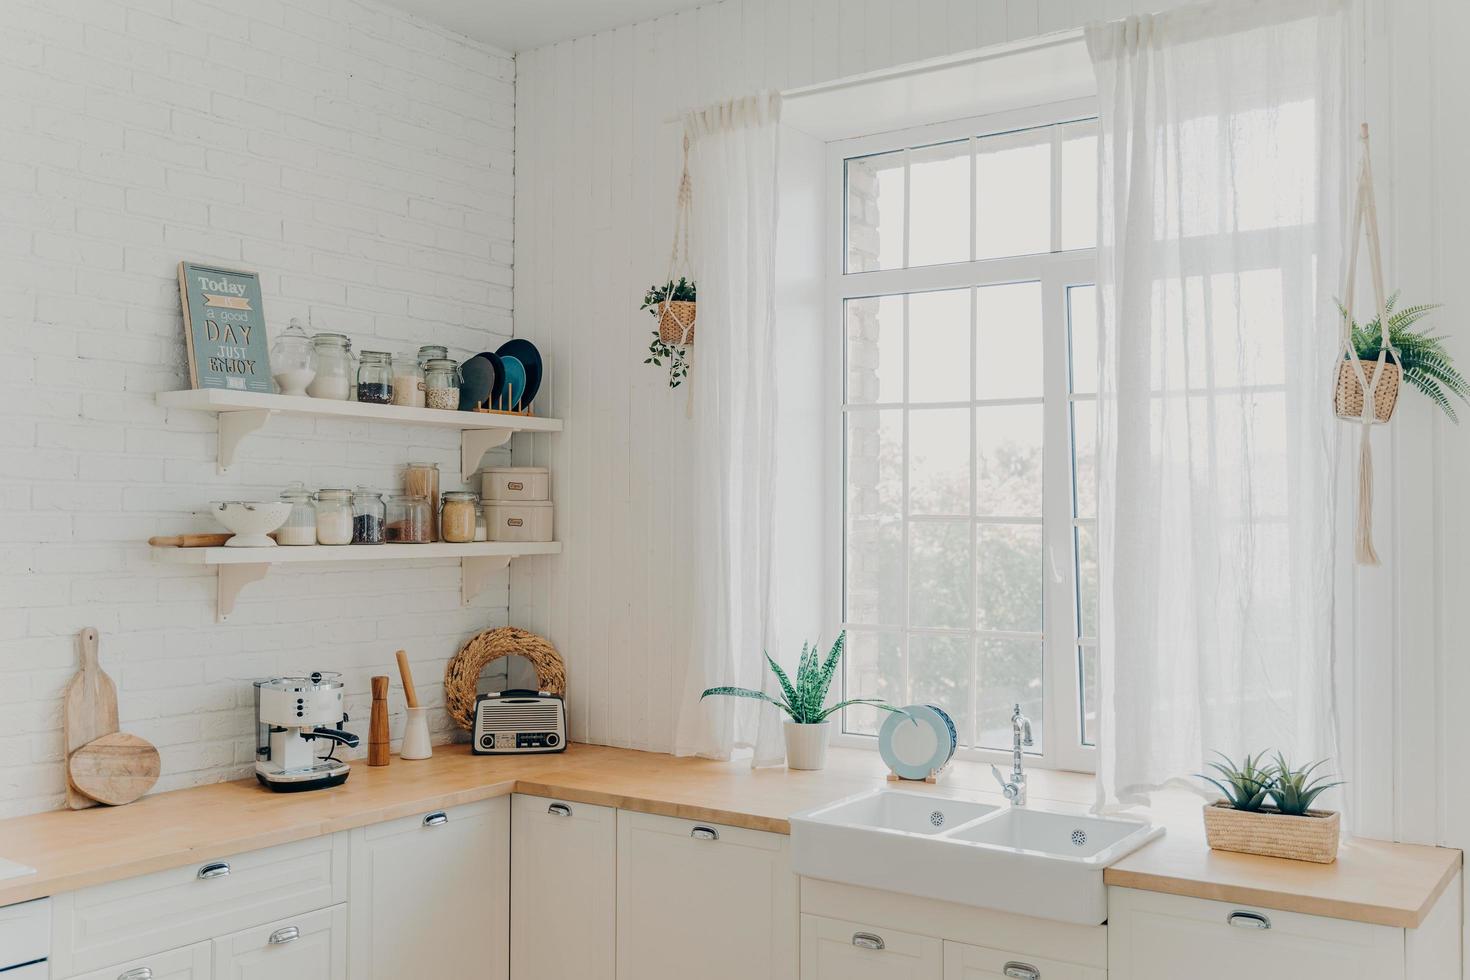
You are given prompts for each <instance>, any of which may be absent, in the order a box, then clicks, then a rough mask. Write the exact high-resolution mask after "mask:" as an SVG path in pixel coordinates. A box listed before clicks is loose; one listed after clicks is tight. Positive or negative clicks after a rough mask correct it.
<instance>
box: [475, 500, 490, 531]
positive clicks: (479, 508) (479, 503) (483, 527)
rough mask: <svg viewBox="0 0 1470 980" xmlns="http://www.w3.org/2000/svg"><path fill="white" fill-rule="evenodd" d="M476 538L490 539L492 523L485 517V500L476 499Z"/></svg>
mask: <svg viewBox="0 0 1470 980" xmlns="http://www.w3.org/2000/svg"><path fill="white" fill-rule="evenodd" d="M475 540H476V541H489V540H490V523H489V521H487V520H486V519H485V501H483V500H476V501H475Z"/></svg>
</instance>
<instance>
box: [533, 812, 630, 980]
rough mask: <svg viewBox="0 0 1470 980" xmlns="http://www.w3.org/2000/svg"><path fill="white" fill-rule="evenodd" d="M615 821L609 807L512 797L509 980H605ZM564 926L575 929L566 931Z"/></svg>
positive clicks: (613, 909) (612, 967)
mask: <svg viewBox="0 0 1470 980" xmlns="http://www.w3.org/2000/svg"><path fill="white" fill-rule="evenodd" d="M617 817H618V812H617V811H616V810H614V809H612V808H611V807H605V806H593V805H592V804H589V803H571V802H568V801H564V800H554V799H543V798H542V797H538V796H522V795H519V794H517V795H516V796H515V797H513V798H512V803H511V860H510V866H511V879H510V880H511V886H510V893H511V897H512V900H513V901H512V904H511V912H510V975H511V977H513V978H514V980H563V978H567V980H571V978H576V980H613V978H614V976H615V975H616V967H617V963H616V959H617V958H616V955H615V953H614V951H615V950H616V948H617V846H618V824H617ZM553 910H555V911H553ZM568 923H576V925H575V927H574V928H571V929H569V928H567V924H568Z"/></svg>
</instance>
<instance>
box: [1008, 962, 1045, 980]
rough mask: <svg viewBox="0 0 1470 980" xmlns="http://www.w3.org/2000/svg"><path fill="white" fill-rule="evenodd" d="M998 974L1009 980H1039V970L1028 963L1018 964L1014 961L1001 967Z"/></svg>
mask: <svg viewBox="0 0 1470 980" xmlns="http://www.w3.org/2000/svg"><path fill="white" fill-rule="evenodd" d="M1000 972H1001V974H1002V975H1004V976H1007V977H1010V978H1011V980H1041V971H1040V970H1038V969H1036V967H1034V966H1032V965H1031V964H1030V963H1018V962H1016V961H1015V960H1012V961H1011V962H1009V963H1007V964H1006V965H1005V966H1003V967H1001V970H1000Z"/></svg>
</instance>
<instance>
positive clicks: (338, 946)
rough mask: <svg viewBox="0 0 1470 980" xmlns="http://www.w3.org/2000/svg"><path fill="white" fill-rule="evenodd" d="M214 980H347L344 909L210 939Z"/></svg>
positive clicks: (277, 921) (281, 920)
mask: <svg viewBox="0 0 1470 980" xmlns="http://www.w3.org/2000/svg"><path fill="white" fill-rule="evenodd" d="M415 975H416V974H410V973H404V974H400V976H403V977H409V976H415ZM214 980H347V908H346V906H343V905H338V906H335V907H334V908H330V909H321V910H320V911H317V912H307V913H305V914H304V915H296V916H292V917H290V918H288V919H277V920H276V921H275V922H268V923H266V924H265V925H263V926H255V927H254V928H251V929H243V930H241V931H240V932H237V933H234V934H233V935H229V936H222V937H221V938H219V939H216V940H215V941H214Z"/></svg>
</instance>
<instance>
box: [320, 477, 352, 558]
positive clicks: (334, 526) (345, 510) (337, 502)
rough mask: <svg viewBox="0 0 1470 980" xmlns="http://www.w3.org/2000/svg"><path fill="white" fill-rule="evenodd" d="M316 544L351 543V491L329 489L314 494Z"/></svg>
mask: <svg viewBox="0 0 1470 980" xmlns="http://www.w3.org/2000/svg"><path fill="white" fill-rule="evenodd" d="M316 543H317V544H351V543H352V491H351V490H348V489H346V488H343V487H330V488H326V489H322V490H318V491H317V492H316Z"/></svg>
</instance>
